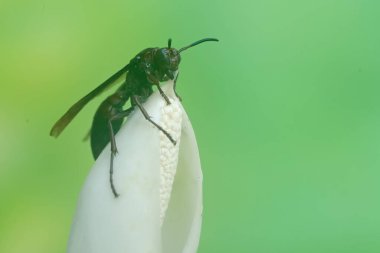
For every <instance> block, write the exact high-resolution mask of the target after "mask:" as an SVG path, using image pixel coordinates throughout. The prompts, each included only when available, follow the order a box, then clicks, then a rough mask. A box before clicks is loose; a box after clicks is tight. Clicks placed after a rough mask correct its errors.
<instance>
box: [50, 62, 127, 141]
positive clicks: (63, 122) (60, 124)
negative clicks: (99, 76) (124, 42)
mask: <svg viewBox="0 0 380 253" xmlns="http://www.w3.org/2000/svg"><path fill="white" fill-rule="evenodd" d="M128 66H129V65H128V64H127V65H126V66H124V67H123V68H122V69H120V70H119V71H118V72H116V73H115V74H113V75H112V76H111V77H110V78H108V79H107V80H106V81H104V82H103V83H102V84H100V85H99V86H98V87H96V88H95V89H94V90H93V91H91V92H90V93H88V94H87V95H86V96H84V97H83V98H81V99H80V100H79V101H78V102H76V103H75V104H74V105H73V106H71V107H70V109H69V110H68V111H67V112H66V113H65V114H64V115H63V116H62V117H61V118H60V119H59V120H58V121H57V122H56V123H55V124H54V126H53V128H52V129H51V131H50V136H54V137H58V136H59V135H60V134H61V132H62V131H63V130H64V129H65V128H66V126H67V125H68V124H69V123H70V122H71V121H72V120H73V118H74V117H75V116H76V115H77V114H78V113H79V112H80V111H81V110H82V108H83V107H84V106H85V105H86V104H87V103H88V102H89V101H90V100H92V99H93V98H94V97H96V96H97V95H99V94H100V93H102V92H103V91H104V90H105V89H106V88H107V87H108V86H110V85H111V84H113V83H114V82H115V81H116V80H117V79H119V78H120V77H121V76H122V75H123V74H124V73H125V72H127V71H128V68H129V67H128Z"/></svg>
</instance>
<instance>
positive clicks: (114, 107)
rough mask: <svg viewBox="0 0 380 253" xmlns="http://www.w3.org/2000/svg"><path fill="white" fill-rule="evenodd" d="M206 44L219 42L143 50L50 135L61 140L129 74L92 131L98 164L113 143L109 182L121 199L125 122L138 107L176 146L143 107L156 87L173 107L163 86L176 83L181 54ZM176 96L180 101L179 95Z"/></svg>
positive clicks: (73, 108)
mask: <svg viewBox="0 0 380 253" xmlns="http://www.w3.org/2000/svg"><path fill="white" fill-rule="evenodd" d="M206 41H218V39H215V38H205V39H201V40H198V41H196V42H194V43H192V44H190V45H188V46H185V47H183V48H181V49H179V50H177V49H175V48H172V47H171V42H172V40H171V39H169V40H168V46H167V47H163V48H158V47H155V48H147V49H144V50H142V51H141V52H140V53H138V54H137V55H136V56H135V57H134V58H133V59H131V60H130V62H129V63H128V64H127V65H125V66H124V67H123V68H122V69H120V70H119V71H117V72H116V73H115V74H113V75H112V76H111V77H109V78H108V79H107V80H105V81H104V82H103V83H102V84H100V85H99V86H98V87H97V88H95V89H94V90H92V91H91V92H90V93H88V94H87V95H86V96H84V97H83V98H81V99H80V100H79V101H78V102H76V103H75V104H74V105H72V106H71V107H70V108H69V110H68V111H67V112H66V113H65V114H64V115H63V116H62V117H61V118H60V119H59V120H58V121H57V122H56V123H55V124H54V126H53V128H52V129H51V131H50V135H51V136H53V137H58V136H59V135H60V134H61V132H62V131H63V130H64V129H65V128H66V126H67V125H68V124H69V123H70V122H71V121H72V119H73V118H74V117H75V116H76V115H77V114H78V113H79V112H80V111H81V110H82V108H83V107H84V106H85V105H86V104H87V103H88V102H89V101H91V100H92V99H93V98H94V97H96V96H97V95H99V94H100V93H102V92H103V91H104V90H105V89H106V88H108V87H109V86H111V85H112V84H114V83H115V82H116V81H117V80H118V79H119V78H121V77H122V75H124V74H126V77H125V80H124V82H123V83H122V84H121V86H120V87H119V88H118V89H117V90H116V91H115V92H114V93H113V94H112V95H110V96H109V97H107V98H106V99H105V100H104V101H103V102H102V103H101V104H100V106H99V108H98V109H97V111H96V113H95V116H94V118H93V122H92V126H91V131H90V139H91V150H92V155H93V157H94V159H95V160H96V159H97V158H98V156H99V155H100V153H101V152H102V150H103V149H104V148H105V146H106V145H107V144H108V143H109V142H111V145H110V146H111V159H110V170H109V175H110V176H109V180H110V185H111V190H112V193H113V195H114V197H115V198H116V197H118V196H119V194H118V193H117V191H116V189H115V186H114V183H113V159H114V156H115V155H116V154H117V147H116V141H115V134H116V133H117V132H118V131H119V130H120V128H121V126H122V124H123V121H124V119H125V118H126V117H128V115H129V114H130V113H131V112H132V111H133V110H134V109H135V107H136V106H137V107H138V108H139V109H140V110H141V112H142V114H143V115H144V117H145V119H146V120H148V121H149V122H150V123H151V124H153V125H154V126H155V127H157V129H159V130H160V131H161V132H162V133H164V134H165V135H166V136H167V138H168V139H169V140H170V141H171V142H172V143H173V145H175V144H176V140H174V139H173V138H172V136H171V135H170V134H169V133H168V132H167V131H165V129H163V128H162V127H161V126H160V125H159V124H157V123H156V122H154V121H153V120H152V119H151V118H150V116H149V114H148V112H147V111H146V110H145V109H144V106H143V103H144V102H145V101H146V100H147V99H148V98H149V96H150V95H151V94H152V93H153V87H154V86H156V87H157V89H158V91H159V92H160V94H161V96H162V97H163V99H165V101H166V103H167V104H170V101H169V99H168V97H167V96H166V95H165V93H164V92H163V91H162V89H161V87H160V82H163V81H167V80H169V79H170V80H173V79H174V78H175V74H176V73H177V71H178V66H179V63H180V61H181V52H183V51H185V50H186V49H188V48H191V47H193V46H196V45H198V44H200V43H203V42H206ZM175 94H176V95H177V97H178V98H180V97H179V96H178V94H177V93H176V92H175ZM129 99H130V100H131V106H130V107H129V108H127V109H123V107H124V105H125V104H126V102H127V101H128V100H129Z"/></svg>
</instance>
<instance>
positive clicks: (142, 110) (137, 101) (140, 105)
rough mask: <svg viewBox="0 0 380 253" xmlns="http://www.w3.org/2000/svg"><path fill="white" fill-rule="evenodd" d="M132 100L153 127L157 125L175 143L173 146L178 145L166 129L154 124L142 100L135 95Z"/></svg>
mask: <svg viewBox="0 0 380 253" xmlns="http://www.w3.org/2000/svg"><path fill="white" fill-rule="evenodd" d="M132 99H133V100H134V102H135V103H136V105H137V106H138V107H139V109H140V111H141V112H142V114H143V115H144V117H145V119H146V120H148V121H149V122H150V123H152V124H153V125H155V126H156V127H157V128H158V129H159V130H160V131H161V132H162V133H163V134H165V135H166V137H168V139H169V140H170V141H171V142H172V143H173V145H176V144H177V142H176V141H175V140H174V139H173V137H172V136H171V135H170V134H169V133H168V132H166V131H165V129H163V128H162V127H161V126H160V125H159V124H157V123H156V122H154V121H153V120H152V119H151V118H150V116H149V114H148V113H147V111H146V110H145V108H144V107H143V106H142V104H141V102H140V100H139V97H138V96H136V95H134V96H132Z"/></svg>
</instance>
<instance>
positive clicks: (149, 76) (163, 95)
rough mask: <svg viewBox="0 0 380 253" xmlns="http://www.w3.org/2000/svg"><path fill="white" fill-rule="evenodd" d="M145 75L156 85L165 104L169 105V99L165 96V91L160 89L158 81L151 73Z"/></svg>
mask: <svg viewBox="0 0 380 253" xmlns="http://www.w3.org/2000/svg"><path fill="white" fill-rule="evenodd" d="M147 77H148V80H149V82H151V83H153V84H154V85H156V86H157V89H158V91H159V92H160V94H161V96H162V97H163V98H164V99H165V101H166V104H168V105H170V100H169V98H168V97H167V96H166V94H165V92H164V91H163V90H162V89H161V86H160V82H159V81H158V80H157V79H156V78H155V77H154V76H153V75H152V74H147Z"/></svg>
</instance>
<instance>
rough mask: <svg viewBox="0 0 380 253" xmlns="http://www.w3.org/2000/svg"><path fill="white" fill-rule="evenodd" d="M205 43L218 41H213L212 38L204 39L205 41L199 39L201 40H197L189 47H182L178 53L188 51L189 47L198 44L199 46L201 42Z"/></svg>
mask: <svg viewBox="0 0 380 253" xmlns="http://www.w3.org/2000/svg"><path fill="white" fill-rule="evenodd" d="M206 41H219V40H218V39H214V38H205V39H201V40H198V41H196V42H194V43H191V44H190V45H188V46H186V47H183V48H181V49H180V50H178V52H180V53H181V52H182V51H185V50H186V49H189V48H190V47H193V46H196V45H198V44H201V43H203V42H206Z"/></svg>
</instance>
